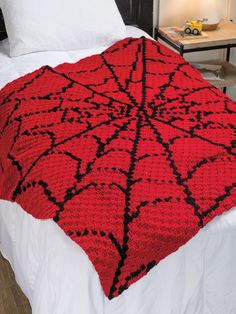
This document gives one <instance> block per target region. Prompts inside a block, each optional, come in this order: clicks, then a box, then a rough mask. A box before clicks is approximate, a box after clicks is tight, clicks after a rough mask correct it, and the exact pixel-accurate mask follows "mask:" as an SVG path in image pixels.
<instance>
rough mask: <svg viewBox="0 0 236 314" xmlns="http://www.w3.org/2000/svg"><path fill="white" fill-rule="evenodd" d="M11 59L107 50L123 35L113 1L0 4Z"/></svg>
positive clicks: (31, 0)
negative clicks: (50, 52)
mask: <svg viewBox="0 0 236 314" xmlns="http://www.w3.org/2000/svg"><path fill="white" fill-rule="evenodd" d="M0 1H1V8H2V11H3V16H4V20H5V24H6V29H7V33H8V37H9V43H10V56H14V57H15V56H19V55H22V54H27V53H31V52H36V51H48V50H79V49H85V48H94V47H99V46H107V45H110V44H112V43H114V42H115V41H117V40H120V39H123V38H124V37H125V35H126V28H125V24H124V22H123V20H122V17H121V15H120V12H119V10H118V8H117V6H116V3H115V1H114V0H0Z"/></svg>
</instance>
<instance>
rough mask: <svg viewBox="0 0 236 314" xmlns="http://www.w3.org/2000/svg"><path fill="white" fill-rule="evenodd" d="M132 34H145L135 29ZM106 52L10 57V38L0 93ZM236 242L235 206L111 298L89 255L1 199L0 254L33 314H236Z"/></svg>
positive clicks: (0, 53) (0, 49)
mask: <svg viewBox="0 0 236 314" xmlns="http://www.w3.org/2000/svg"><path fill="white" fill-rule="evenodd" d="M128 33H129V35H130V36H141V35H143V34H144V33H142V32H141V31H140V30H137V29H135V28H132V27H129V28H128ZM104 48H105V47H101V48H98V49H93V50H90V51H88V50H84V51H78V52H76V51H73V52H68V53H65V52H47V53H36V54H31V55H27V56H22V57H18V58H11V59H10V58H9V57H8V56H7V53H6V51H7V49H8V42H7V40H5V41H4V42H3V43H0V88H1V87H3V86H4V85H5V84H6V83H8V82H10V81H12V80H13V79H15V78H17V77H20V76H22V75H24V74H26V73H28V72H31V71H33V70H35V69H36V68H39V67H41V66H42V65H45V64H49V65H51V66H56V65H57V64H60V63H62V62H74V61H76V60H78V59H81V58H83V57H85V56H88V55H92V54H94V53H99V52H101V51H102V50H104ZM235 239H236V207H235V208H234V209H232V210H231V211H229V212H227V213H226V214H224V215H222V216H221V217H217V218H216V219H215V220H214V221H213V222H211V223H210V224H209V225H208V226H206V227H205V228H204V229H203V230H201V231H200V232H199V233H198V234H197V235H196V236H195V237H194V238H193V239H192V240H191V241H189V242H188V243H187V244H186V245H185V246H183V247H181V248H180V249H179V250H178V251H177V252H175V253H173V254H171V255H170V256H168V257H167V258H165V259H164V260H163V261H162V262H160V263H159V265H157V266H156V267H154V268H153V269H152V270H151V271H150V272H149V273H148V275H147V276H145V277H143V278H142V279H141V280H139V281H138V282H137V283H135V284H134V285H132V286H131V287H130V288H129V289H128V290H127V291H125V292H124V293H123V294H122V295H121V296H119V297H118V298H115V299H113V300H112V301H109V300H108V299H107V298H106V297H104V294H103V291H102V288H101V285H100V282H99V279H98V275H97V273H96V271H95V269H94V267H93V266H92V264H91V263H90V261H89V260H88V258H87V256H86V254H85V253H84V252H83V250H82V249H81V248H80V246H79V245H77V244H75V243H74V242H73V241H71V239H70V238H69V237H67V236H66V235H65V234H64V233H63V231H62V230H61V229H60V228H59V227H58V226H57V225H56V224H55V223H54V222H53V221H51V220H45V221H42V220H36V219H34V218H33V217H32V216H30V215H28V214H27V213H26V212H25V211H24V210H23V209H22V208H21V207H20V206H19V205H17V204H16V203H11V202H7V201H3V200H1V201H0V250H1V252H2V254H3V255H4V256H5V257H6V258H7V259H8V260H9V261H10V263H11V265H12V268H13V270H14V272H15V275H16V279H17V281H18V283H19V285H20V286H21V288H22V290H23V291H24V293H25V294H26V296H27V297H28V298H29V300H30V303H31V306H32V310H33V314H210V313H211V314H236V267H235V265H236V240H235ZM0 271H1V270H0ZM0 293H1V292H0ZM1 314H3V313H1Z"/></svg>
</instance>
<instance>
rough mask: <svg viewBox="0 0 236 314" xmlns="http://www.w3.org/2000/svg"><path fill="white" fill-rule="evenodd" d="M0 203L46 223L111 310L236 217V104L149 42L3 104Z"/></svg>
mask: <svg viewBox="0 0 236 314" xmlns="http://www.w3.org/2000/svg"><path fill="white" fill-rule="evenodd" d="M0 116H1V119H0V120H1V121H0V132H1V133H0V150H1V151H0V198H1V199H5V200H11V201H15V202H17V203H18V204H20V205H21V206H22V208H24V210H26V211H27V212H28V213H30V214H31V215H32V216H34V217H36V218H39V219H48V218H52V219H54V221H55V222H56V223H57V224H58V225H59V226H60V227H61V228H62V229H63V230H64V232H65V233H66V234H67V235H68V236H70V237H71V239H72V240H73V241H75V242H76V243H78V244H79V245H80V246H81V247H82V248H83V249H84V251H85V252H86V253H87V255H88V256H89V258H90V260H91V262H92V263H93V264H94V266H95V269H96V270H97V272H98V274H99V276H100V280H101V284H102V287H103V289H104V292H105V294H106V295H107V296H108V297H109V298H110V299H111V298H113V297H115V296H117V295H119V294H121V293H122V292H123V291H124V290H125V289H127V288H128V287H129V286H130V285H131V284H132V283H134V282H135V281H137V280H138V279H140V278H141V277H143V276H144V275H145V274H146V273H147V272H148V271H149V270H150V269H151V268H152V267H154V266H155V265H156V264H157V263H158V262H159V261H160V260H161V259H163V258H164V257H166V256H167V255H169V254H170V253H172V252H174V251H176V250H177V249H178V248H179V247H180V246H181V245H183V244H184V243H186V242H187V241H188V240H190V239H191V238H192V237H193V236H194V235H195V234H196V233H197V232H198V230H199V229H200V228H201V227H203V226H204V225H205V224H206V223H208V222H209V221H210V220H212V219H213V218H214V217H215V216H216V215H220V214H222V213H223V212H224V211H226V210H229V209H231V208H232V207H233V206H235V205H236V104H235V103H234V102H233V101H232V100H230V99H229V98H227V97H226V96H225V95H224V94H223V93H222V92H220V91H219V90H217V89H216V88H215V87H213V86H211V85H210V84H209V83H208V82H206V81H205V80H203V79H202V78H201V76H200V74H199V73H198V72H197V71H196V70H194V69H193V68H192V67H191V66H190V65H189V64H188V63H187V62H186V61H185V60H184V59H183V58H182V57H181V56H179V55H177V54H175V53H174V52H172V51H170V50H169V49H167V48H165V47H164V46H162V45H161V44H159V43H157V42H155V41H152V40H149V39H146V38H138V39H134V38H127V39H125V40H123V41H120V42H118V43H116V44H115V45H113V46H112V47H110V48H109V49H108V50H106V51H105V52H103V53H102V54H100V55H95V56H92V57H88V58H86V59H84V60H81V61H80V62H77V63H75V64H62V65H60V66H58V67H56V68H55V69H53V68H51V67H49V66H44V67H42V68H41V69H39V70H37V71H35V72H33V73H31V74H28V75H26V76H24V77H22V78H20V79H18V80H16V81H14V82H13V83H11V84H8V85H7V86H6V87H5V88H3V89H2V90H1V92H0Z"/></svg>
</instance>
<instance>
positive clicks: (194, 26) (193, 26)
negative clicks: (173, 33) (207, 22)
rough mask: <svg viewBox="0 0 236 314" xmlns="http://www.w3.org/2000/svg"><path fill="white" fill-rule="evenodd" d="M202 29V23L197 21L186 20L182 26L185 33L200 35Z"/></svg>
mask: <svg viewBox="0 0 236 314" xmlns="http://www.w3.org/2000/svg"><path fill="white" fill-rule="evenodd" d="M202 29H203V25H202V23H201V22H199V21H187V22H186V23H185V26H184V32H185V33H186V34H192V35H200V34H201V32H202Z"/></svg>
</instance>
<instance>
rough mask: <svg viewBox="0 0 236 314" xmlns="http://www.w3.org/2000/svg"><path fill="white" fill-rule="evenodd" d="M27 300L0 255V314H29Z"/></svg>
mask: <svg viewBox="0 0 236 314" xmlns="http://www.w3.org/2000/svg"><path fill="white" fill-rule="evenodd" d="M31 313H32V311H31V308H30V305H29V302H28V300H27V299H26V297H25V296H24V294H23V293H22V291H21V289H20V288H19V286H18V285H17V283H16V281H15V277H14V273H13V271H12V269H11V266H10V264H9V263H8V262H7V261H6V260H5V259H4V258H3V257H2V255H1V253H0V314H31Z"/></svg>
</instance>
